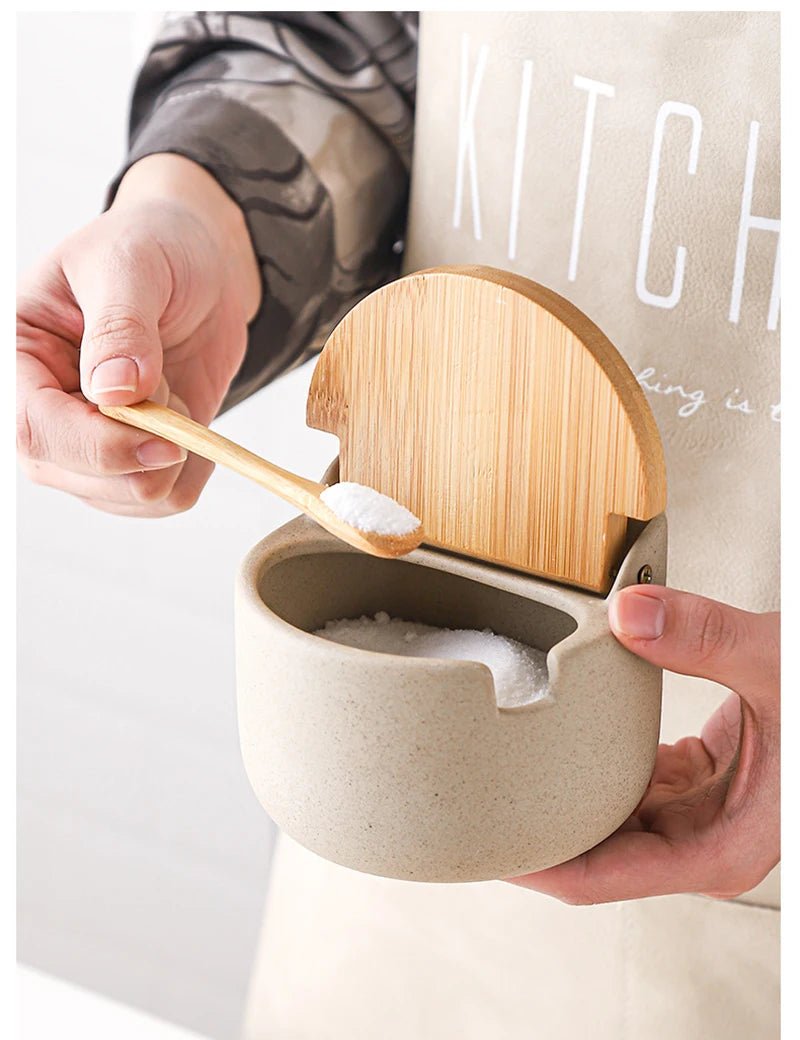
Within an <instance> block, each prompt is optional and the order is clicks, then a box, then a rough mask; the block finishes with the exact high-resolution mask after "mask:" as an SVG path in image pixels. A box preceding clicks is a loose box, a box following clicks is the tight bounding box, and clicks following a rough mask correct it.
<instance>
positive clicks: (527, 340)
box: [308, 267, 666, 592]
mask: <svg viewBox="0 0 800 1040" xmlns="http://www.w3.org/2000/svg"><path fill="white" fill-rule="evenodd" d="M308 423H309V425H310V426H312V427H314V428H317V429H321V430H326V431H328V432H329V433H333V434H336V435H337V436H338V437H339V440H340V444H341V451H340V459H339V472H340V479H341V480H352V481H357V482H358V483H360V484H368V485H370V486H372V487H375V488H377V489H378V490H379V491H382V492H384V493H385V494H387V495H391V496H392V498H395V499H397V500H398V501H400V502H402V503H403V504H404V505H406V506H407V507H408V508H409V509H411V510H412V511H413V512H414V513H415V514H416V515H417V516H418V517H420V519H421V520H422V523H423V527H424V529H425V532H426V538H425V540H426V543H427V544H429V545H434V546H438V547H441V548H443V549H447V550H450V551H452V552H456V553H462V554H466V555H468V556H472V557H478V558H480V559H483V560H488V561H491V562H493V563H498V564H502V565H504V566H507V567H512V568H515V569H518V570H522V571H526V572H528V573H532V574H537V575H539V576H542V577H545V578H550V579H553V580H556V581H562V582H566V583H568V584H570V585H577V586H580V587H582V588H586V589H591V590H593V591H596V592H606V591H607V590H608V589H609V588H610V585H611V581H612V572H613V570H614V569H615V567H616V566H617V565H618V563H619V561H620V559H621V556H622V554H623V550H624V546H625V541H626V534H627V529H628V520H629V519H630V520H640V521H644V520H649V519H651V518H652V517H654V516H656V515H657V514H659V513H661V512H663V511H664V508H665V505H666V471H665V465H664V455H663V450H662V446H661V440H660V437H659V434H658V429H657V427H656V423H655V420H654V418H653V415H652V412H651V411H650V407H649V405H648V403H647V400H646V398H645V395H644V392H643V391H642V389H641V387H640V386H639V384H638V383H637V381H636V379H635V377H634V375H633V373H632V372H631V370H630V369H629V368H628V366H627V364H626V363H625V361H624V360H623V358H622V357H621V355H620V354H619V352H618V351H617V350H616V349H615V347H614V346H613V345H612V344H611V342H610V341H609V340H608V339H607V337H606V336H604V335H603V333H602V332H601V331H600V329H599V328H597V326H596V325H595V324H594V323H593V322H591V321H590V320H589V319H588V318H587V317H586V316H585V315H584V314H582V313H581V312H580V311H579V310H578V309H577V308H576V307H574V306H573V305H572V304H571V303H569V301H568V300H565V299H564V298H563V297H561V296H559V295H558V294H556V293H554V292H552V291H551V290H549V289H546V288H544V287H543V286H541V285H538V284H537V283H535V282H532V281H530V280H529V279H526V278H523V277H521V276H519V275H516V274H511V273H509V272H506V271H500V270H496V269H494V268H489V267H441V268H434V269H431V270H428V271H419V272H417V273H415V274H412V275H409V276H408V277H406V278H401V279H399V280H398V281H395V282H392V283H391V284H389V285H387V286H384V287H383V288H381V289H378V290H377V291H376V292H373V293H372V294H371V295H370V296H368V297H366V299H364V300H362V301H361V302H360V303H359V304H357V306H355V307H354V308H353V309H352V310H351V311H350V312H349V313H348V314H347V315H346V316H345V317H344V318H343V319H342V321H341V322H340V323H339V325H338V326H337V327H336V328H335V329H334V331H333V333H332V334H331V336H330V337H329V339H328V341H327V343H326V345H325V349H324V350H323V352H322V354H321V356H320V358H319V361H318V363H317V368H316V371H315V373H314V377H313V380H312V383H311V389H310V392H309V398H308Z"/></svg>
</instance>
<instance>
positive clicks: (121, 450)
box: [17, 155, 261, 516]
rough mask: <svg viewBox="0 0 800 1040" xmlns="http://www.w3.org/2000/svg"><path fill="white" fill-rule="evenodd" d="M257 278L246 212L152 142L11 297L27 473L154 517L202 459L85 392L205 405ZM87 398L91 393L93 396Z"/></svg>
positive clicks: (220, 388) (201, 408)
mask: <svg viewBox="0 0 800 1040" xmlns="http://www.w3.org/2000/svg"><path fill="white" fill-rule="evenodd" d="M260 291H261V290H260V278H259V273H258V267H257V264H256V259H255V256H254V253H253V249H252V245H251V243H250V238H249V235H248V232H247V227H246V225H245V222H244V218H243V216H242V214H241V212H240V210H239V209H238V207H237V206H236V204H235V203H234V202H233V201H232V199H230V198H229V196H228V195H227V194H226V193H225V192H224V190H223V189H222V188H221V187H220V186H219V185H218V184H217V182H216V181H215V180H214V178H213V177H211V175H210V174H208V173H206V171H205V170H203V169H202V167H200V166H198V165H197V164H195V163H193V162H191V161H190V160H188V159H184V158H182V157H180V156H176V155H153V156H149V157H147V158H145V159H142V160H140V161H139V162H138V163H136V164H135V165H134V166H132V167H131V169H130V170H129V171H128V172H127V173H126V175H125V177H124V178H123V180H122V183H121V185H120V187H119V191H118V193H117V196H116V198H115V200H114V204H113V206H112V207H111V209H110V210H109V211H108V212H107V213H104V214H103V215H102V216H101V217H98V218H97V219H96V220H94V221H92V223H90V224H89V225H88V226H87V227H85V228H83V229H82V230H80V231H78V232H77V233H75V234H74V235H71V236H70V237H69V238H68V239H66V241H64V242H63V243H62V244H61V245H60V246H59V247H58V248H57V249H56V250H55V251H54V252H53V253H52V254H51V255H50V256H48V257H47V258H46V259H45V260H44V261H43V262H42V263H41V264H40V265H39V266H38V268H36V269H35V270H34V271H33V272H32V273H31V274H30V275H29V276H28V277H27V278H26V279H25V280H24V282H23V284H22V286H21V289H20V292H19V295H18V300H17V446H18V452H19V455H20V461H21V465H22V468H23V470H24V471H25V473H26V474H27V475H28V476H29V477H30V478H31V479H32V480H34V481H35V482H36V483H39V484H45V485H47V486H49V487H53V488H60V489H61V490H62V491H67V492H69V493H70V494H72V495H76V496H77V497H79V498H81V499H83V500H84V501H86V502H88V503H89V504H90V505H92V506H96V507H97V508H99V509H104V510H106V511H108V512H112V513H125V514H128V515H130V516H166V515H168V514H170V513H175V512H179V511H181V510H183V509H188V508H189V507H190V506H191V505H193V504H194V502H195V501H196V500H197V497H198V495H199V494H200V491H201V490H202V488H203V486H204V485H205V483H206V481H207V480H208V477H209V476H210V475H211V471H212V470H213V466H212V465H211V463H209V462H207V461H206V460H205V459H201V458H199V457H197V456H194V455H192V456H190V457H189V458H188V459H187V457H186V452H185V451H183V449H181V448H178V447H177V446H175V445H172V444H169V443H168V442H167V441H163V440H160V439H159V438H155V437H153V436H152V435H150V434H147V433H143V432H141V431H139V430H134V429H133V428H131V427H128V426H123V425H122V424H121V423H118V422H116V421H115V420H113V419H109V418H106V417H105V416H104V415H102V414H101V413H100V412H99V411H98V410H97V408H96V407H95V404H94V403H102V404H132V403H134V402H136V401H143V400H145V399H146V398H150V399H152V400H155V401H158V402H159V403H161V404H169V405H170V406H171V407H172V408H176V409H177V410H178V411H181V412H183V413H184V414H186V415H190V416H191V417H192V418H193V419H196V420H197V421H198V422H201V423H208V422H210V421H211V419H213V417H214V416H215V415H216V414H217V411H218V409H219V406H220V404H221V402H222V399H223V397H224V395H225V392H226V390H227V388H228V386H229V384H230V381H231V380H232V378H233V376H234V375H235V373H236V371H237V369H238V367H239V365H240V364H241V361H242V358H243V356H244V350H245V346H246V341H247V324H248V322H249V321H250V320H252V318H253V317H254V315H255V314H256V312H257V310H258V306H259V302H260ZM92 402H94V403H92Z"/></svg>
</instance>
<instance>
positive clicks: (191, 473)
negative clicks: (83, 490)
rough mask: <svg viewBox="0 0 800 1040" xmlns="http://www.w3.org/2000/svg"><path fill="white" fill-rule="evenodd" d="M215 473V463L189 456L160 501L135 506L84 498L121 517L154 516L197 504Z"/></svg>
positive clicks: (189, 507) (184, 510) (96, 507)
mask: <svg viewBox="0 0 800 1040" xmlns="http://www.w3.org/2000/svg"><path fill="white" fill-rule="evenodd" d="M213 472H214V464H213V462H209V461H208V460H207V459H201V458H200V457H199V456H197V455H190V456H189V458H188V459H187V461H186V462H185V463H184V464H183V466H182V467H181V473H180V476H179V477H178V479H177V481H176V482H175V486H174V487H173V489H172V491H171V492H170V494H169V495H168V496H167V497H166V498H165V499H163V500H162V501H161V502H158V503H153V504H152V505H144V504H142V505H136V504H134V503H131V504H126V503H120V502H112V501H109V500H107V499H101V498H100V499H95V498H84V499H83V501H84V502H85V503H86V504H87V505H89V506H91V507H92V508H93V509H99V510H101V511H102V512H104V513H114V514H116V515H118V516H130V517H139V518H141V519H154V518H157V517H166V516H173V515H174V514H175V513H185V512H186V511H187V510H188V509H191V508H192V506H194V505H195V503H196V502H197V499H198V498H199V497H200V493H201V491H202V490H203V488H204V487H205V485H206V483H207V482H208V478H209V477H210V476H211V474H212V473H213Z"/></svg>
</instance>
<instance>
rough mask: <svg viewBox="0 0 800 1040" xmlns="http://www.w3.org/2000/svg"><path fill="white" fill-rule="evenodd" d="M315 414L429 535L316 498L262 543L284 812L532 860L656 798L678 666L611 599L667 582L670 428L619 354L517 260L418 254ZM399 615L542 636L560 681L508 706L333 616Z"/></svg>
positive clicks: (261, 601)
mask: <svg viewBox="0 0 800 1040" xmlns="http://www.w3.org/2000/svg"><path fill="white" fill-rule="evenodd" d="M437 361H438V364H436V363H435V362H437ZM488 372H494V373H495V374H494V376H493V377H492V378H491V379H489V378H487V373H488ZM509 373H510V375H509ZM487 384H489V385H488V386H487ZM380 400H383V402H384V406H383V408H381V405H380ZM389 401H390V402H391V405H388V404H386V402H389ZM387 412H388V413H389V414H388V415H387V414H386V413H387ZM309 420H310V422H311V424H312V425H317V426H321V427H323V428H325V429H329V430H331V431H332V432H336V433H338V435H339V437H340V442H341V449H342V450H341V455H340V459H339V460H338V462H337V463H335V464H334V465H333V466H332V467H331V469H330V470H329V471H328V473H327V474H326V477H325V480H326V482H327V483H331V484H332V483H334V482H335V481H337V480H338V479H339V469H340V468H341V470H342V473H341V479H342V480H353V481H357V482H359V483H362V484H366V485H369V486H372V487H376V488H377V489H378V490H379V491H382V492H384V493H385V494H389V495H391V496H392V497H393V498H396V499H398V500H399V501H401V502H403V503H404V504H405V505H407V506H408V507H409V508H410V509H411V510H412V511H413V512H414V513H415V514H416V515H417V516H419V517H420V518H421V519H422V522H423V525H424V528H425V531H426V544H425V546H424V547H423V548H420V549H417V550H415V551H414V552H412V553H410V554H409V555H408V556H406V557H403V558H401V559H398V560H385V559H377V558H375V557H372V556H367V555H365V554H363V553H360V552H358V551H357V550H354V549H351V548H350V547H348V546H347V545H345V544H343V543H342V542H340V541H338V540H337V539H335V538H333V537H332V536H330V535H328V534H327V533H326V532H324V531H322V530H321V528H319V527H318V526H317V525H316V524H315V523H314V522H313V521H310V520H308V519H307V518H302V517H301V518H298V519H296V520H293V521H292V522H290V523H289V524H287V525H286V526H284V527H282V528H281V529H280V530H278V531H276V532H274V533H273V534H271V535H269V536H268V537H267V538H265V539H264V540H263V541H262V542H260V543H259V544H258V545H257V546H255V548H254V549H253V550H252V551H251V552H250V553H249V554H248V556H247V557H246V559H245V560H244V562H243V564H242V566H241V568H240V571H239V575H238V579H237V588H236V653H237V696H238V713H239V727H240V736H241V746H242V753H243V757H244V763H245V767H246V770H247V774H248V777H249V779H250V782H251V784H252V786H253V789H254V791H255V793H256V795H257V797H258V799H259V800H260V801H261V803H262V805H263V806H264V808H265V809H266V810H267V812H268V813H269V814H270V816H272V818H273V819H274V820H275V821H276V823H277V824H278V825H279V826H280V827H282V828H283V829H284V830H285V831H286V832H287V833H288V834H289V835H291V836H292V837H293V838H295V839H296V840H297V841H299V842H301V843H302V844H303V845H305V846H306V847H308V848H309V849H311V850H313V851H315V852H317V853H318V854H320V855H322V856H325V857H327V858H328V859H331V860H334V861H336V862H338V863H341V864H344V865H345V866H348V867H352V868H355V869H357V870H363V871H367V872H369V873H374V874H381V875H385V876H388V877H394V878H402V879H406V880H417V881H477V880H487V879H491V878H501V877H512V876H516V875H519V874H523V873H528V872H530V871H534V870H540V869H544V868H545V867H548V866H552V865H554V864H556V863H560V862H563V861H564V860H567V859H570V858H572V857H573V856H576V855H578V854H580V853H581V852H583V851H585V850H586V849H588V848H591V847H592V846H593V845H595V844H597V843H598V842H599V841H601V840H602V839H603V838H605V837H606V836H607V835H609V834H610V833H612V832H613V831H614V830H616V828H617V827H619V825H620V824H621V823H622V822H623V821H624V820H625V819H626V818H627V817H628V816H629V815H630V813H631V812H632V811H633V809H634V808H635V807H636V805H637V803H638V802H639V800H640V798H641V796H642V794H643V793H644V790H645V788H646V786H647V783H648V781H649V778H650V775H651V771H652V768H653V763H654V759H655V753H656V748H657V743H658V732H659V720H660V707H661V673H660V671H659V670H658V669H656V668H654V667H653V666H652V665H650V664H648V663H647V662H645V661H643V660H641V659H640V658H638V657H636V656H634V655H633V654H630V653H629V652H628V651H626V650H625V649H624V648H623V647H622V646H621V645H620V644H619V643H618V642H617V641H616V640H615V639H614V637H613V636H612V635H611V633H610V631H609V627H608V620H607V597H608V596H609V595H611V594H612V593H613V592H614V591H616V590H617V589H619V588H622V587H624V586H627V585H631V584H635V583H637V582H639V581H654V582H657V583H663V582H664V581H665V578H666V573H665V567H666V521H665V518H664V516H663V508H664V499H665V481H664V466H663V455H662V452H661V444H660V441H659V439H658V434H657V431H656V428H655V423H654V421H653V419H652V415H651V414H650V412H649V407H648V405H647V402H646V400H645V398H644V395H643V393H642V391H641V389H640V388H639V387H638V384H637V383H636V381H635V379H634V377H633V375H632V374H631V373H630V370H629V369H628V368H627V366H626V365H625V363H624V361H623V360H622V358H621V357H620V355H619V354H618V353H617V352H616V350H615V349H614V348H613V346H611V344H610V343H609V342H608V341H607V340H606V339H605V337H604V336H603V335H602V333H601V332H600V330H598V329H596V327H595V326H593V325H592V324H591V322H589V321H588V319H586V318H585V316H583V315H581V314H580V312H578V311H577V310H576V309H575V308H573V307H572V306H571V305H570V304H569V303H568V302H567V301H565V300H562V299H561V298H560V297H557V296H556V295H555V294H553V293H550V292H549V291H548V290H545V289H542V287H540V286H537V285H535V283H532V282H528V281H527V280H525V279H521V278H519V276H516V275H508V274H506V273H505V272H497V271H494V270H491V269H485V268H466V269H460V268H457V269H453V268H449V269H440V270H435V271H431V272H421V273H419V274H416V275H412V276H409V277H408V278H405V279H401V280H399V281H398V282H395V283H392V285H390V286H386V287H384V288H383V289H380V290H378V291H377V292H376V293H373V294H372V295H371V296H370V297H368V298H367V299H366V300H364V301H362V302H361V303H360V304H359V305H358V306H357V307H356V308H354V310H353V311H351V312H350V314H348V315H347V316H346V317H345V318H344V319H343V321H342V322H341V323H340V325H339V326H338V327H337V329H336V330H334V333H333V334H332V336H331V338H330V340H329V341H328V344H327V345H326V348H325V350H324V351H323V354H322V355H321V357H320V360H319V363H318V368H317V371H316V373H315V377H314V381H313V383H312V387H311V392H310V396H309ZM454 444H455V445H456V446H457V448H458V449H459V450H457V451H454V450H453V445H454ZM520 532H521V533H520ZM380 611H386V612H388V613H389V614H390V615H392V616H394V617H397V618H403V619H406V620H411V621H416V622H421V623H423V624H428V625H435V626H441V627H446V628H466V629H479V630H481V629H491V631H493V632H495V633H499V634H501V635H504V636H508V637H510V638H512V639H515V640H518V641H519V642H522V643H525V644H527V645H529V646H532V647H535V648H537V649H539V650H542V651H546V653H547V668H548V673H549V693H548V695H547V696H545V697H543V698H541V699H539V700H537V701H535V702H534V703H529V704H523V705H520V706H517V707H499V706H498V704H497V701H496V697H495V690H494V684H493V680H492V674H491V672H490V671H489V669H488V668H487V667H486V666H485V665H484V664H481V663H479V662H475V661H455V660H444V659H431V658H421V657H420V658H415V657H408V656H395V655H392V654H386V653H376V652H373V651H370V650H361V649H356V648H353V647H350V646H344V645H340V644H337V643H333V642H331V641H329V640H326V639H322V638H320V637H319V636H317V635H314V632H315V630H317V629H319V628H321V627H323V626H324V625H325V623H326V622H327V621H330V620H332V619H334V618H358V617H361V616H362V615H374V614H376V613H378V612H380Z"/></svg>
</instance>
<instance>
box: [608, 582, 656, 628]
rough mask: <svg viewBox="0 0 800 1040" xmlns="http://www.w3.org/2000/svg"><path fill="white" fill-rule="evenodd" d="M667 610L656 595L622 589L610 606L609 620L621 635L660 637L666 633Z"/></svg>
mask: <svg viewBox="0 0 800 1040" xmlns="http://www.w3.org/2000/svg"><path fill="white" fill-rule="evenodd" d="M666 620H667V612H666V610H665V609H664V604H663V603H662V602H661V600H660V599H658V598H657V597H656V596H647V595H643V594H642V593H638V592H629V591H626V590H624V589H623V590H622V591H621V592H618V593H617V594H616V595H615V596H614V598H613V599H612V600H611V603H610V605H609V608H608V621H609V624H610V625H611V627H612V628H613V629H614V630H615V631H617V632H619V633H620V634H621V635H624V636H630V637H631V638H632V639H658V638H659V636H662V635H663V634H664V625H665V623H666Z"/></svg>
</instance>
